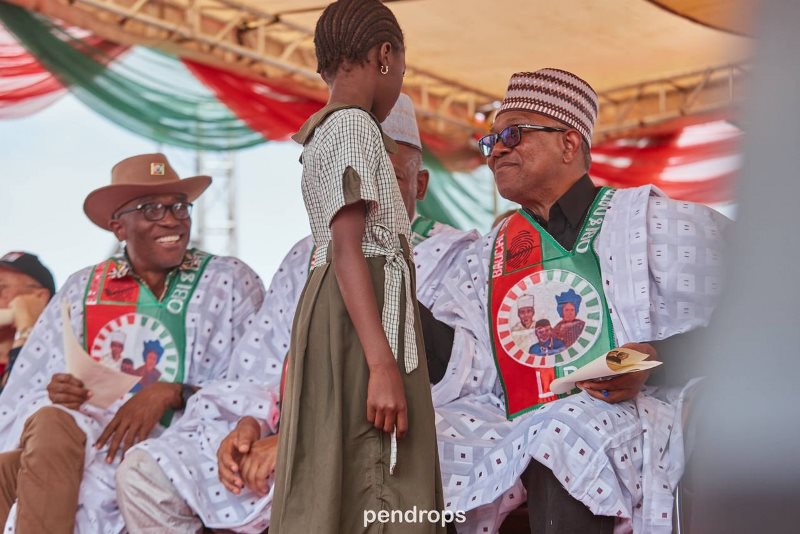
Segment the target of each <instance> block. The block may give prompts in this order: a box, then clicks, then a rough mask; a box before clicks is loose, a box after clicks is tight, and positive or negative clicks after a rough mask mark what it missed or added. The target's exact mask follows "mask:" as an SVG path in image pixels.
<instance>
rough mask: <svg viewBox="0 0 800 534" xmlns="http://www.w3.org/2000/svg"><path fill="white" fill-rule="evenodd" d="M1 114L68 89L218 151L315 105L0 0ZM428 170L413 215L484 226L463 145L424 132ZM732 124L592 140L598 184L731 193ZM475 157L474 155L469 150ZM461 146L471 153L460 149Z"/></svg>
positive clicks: (692, 196) (160, 135)
mask: <svg viewBox="0 0 800 534" xmlns="http://www.w3.org/2000/svg"><path fill="white" fill-rule="evenodd" d="M0 22H2V25H0V119H12V118H18V117H23V116H26V115H30V114H32V113H36V112H38V111H40V110H42V109H44V108H45V107H47V106H48V105H50V104H52V103H53V102H55V101H56V100H57V99H58V98H60V97H61V96H63V95H65V94H66V93H67V91H68V92H69V93H71V94H72V95H74V96H75V97H76V98H78V99H79V100H80V101H81V102H83V103H84V104H86V105H87V106H88V107H90V108H91V109H92V110H94V111H96V112H98V113H100V114H101V115H103V116H104V117H106V118H107V119H108V120H111V121H112V122H114V123H116V124H117V125H119V126H121V127H123V128H125V129H127V130H129V131H131V132H134V133H137V134H139V135H141V136H144V137H146V138H149V139H152V140H153V141H156V142H158V143H164V144H167V145H172V146H179V147H184V148H190V149H196V150H209V151H226V150H239V149H243V148H247V147H250V146H255V145H258V144H261V143H264V142H266V141H282V140H286V139H288V138H289V136H290V135H291V134H292V133H294V132H295V131H296V130H297V129H298V128H299V127H300V125H301V124H302V123H303V122H304V121H305V119H306V118H307V117H308V116H309V115H311V114H312V113H314V112H315V111H316V110H318V109H319V108H320V107H321V106H322V105H323V102H322V101H321V100H316V99H313V98H309V97H308V96H305V95H304V94H299V93H298V92H296V91H293V90H291V88H287V87H286V86H283V85H280V84H278V83H272V82H271V81H270V80H264V79H262V78H255V77H252V78H251V77H247V76H244V75H242V74H239V73H234V72H231V71H226V70H224V69H220V68H217V67H212V66H209V65H204V64H201V63H197V62H194V61H190V60H182V59H180V58H177V57H175V56H171V55H168V54H165V53H162V52H160V51H156V50H153V49H150V48H146V47H143V46H134V47H125V46H122V45H118V44H116V43H112V42H109V41H107V40H104V39H101V38H99V37H97V36H94V35H92V34H90V33H89V32H86V31H85V30H81V29H77V28H67V27H64V26H63V25H62V24H59V23H58V22H56V21H53V20H51V19H48V18H47V17H44V16H42V15H39V14H34V13H31V12H29V11H26V10H24V9H22V8H19V7H16V6H13V5H10V4H6V3H3V2H0ZM423 142H424V144H425V145H426V153H425V162H426V165H427V166H428V167H429V168H431V169H432V170H433V171H434V172H433V174H434V176H433V179H432V180H431V190H430V192H429V198H428V199H426V201H425V202H423V203H422V205H421V206H420V212H421V213H423V214H425V215H427V216H429V217H432V218H436V219H438V220H441V221H442V222H447V223H450V224H454V225H456V226H461V227H467V226H478V227H483V228H486V227H487V226H488V224H489V223H490V222H491V220H492V218H493V215H494V212H495V211H496V210H497V202H496V197H495V194H494V187H493V184H492V177H491V173H490V172H488V169H486V167H485V165H480V164H479V163H480V160H479V159H478V158H477V157H475V158H474V159H473V158H467V160H468V161H474V162H476V167H475V168H474V169H473V170H472V171H470V172H461V173H454V172H451V169H452V168H454V167H458V168H463V164H464V161H465V158H464V155H465V153H468V151H467V150H465V149H464V147H462V146H455V145H454V144H453V143H452V142H449V141H448V140H447V139H443V138H442V139H440V138H436V137H431V136H425V137H424V139H423ZM740 142H741V132H740V131H739V130H738V129H736V128H735V127H733V126H731V125H730V124H728V123H726V122H723V121H719V122H714V123H709V124H706V125H701V126H690V127H688V128H685V129H684V128H681V129H678V130H676V131H674V132H669V133H667V134H663V135H659V136H653V137H649V138H637V139H629V140H616V141H613V142H608V143H603V144H599V145H597V146H595V147H594V148H593V149H592V155H593V160H594V162H593V165H592V171H591V174H592V177H593V179H595V181H596V182H597V183H598V184H602V185H610V186H614V187H631V186H637V185H642V184H645V183H653V184H655V185H657V186H658V187H660V188H661V189H663V190H664V191H665V192H666V193H667V194H668V195H670V196H672V197H674V198H680V199H685V200H693V201H698V202H704V203H723V202H730V201H732V200H733V178H734V175H735V173H736V171H737V170H738V168H739V165H740V161H739V157H738V148H739V144H740ZM476 154H477V152H476ZM468 155H469V154H468Z"/></svg>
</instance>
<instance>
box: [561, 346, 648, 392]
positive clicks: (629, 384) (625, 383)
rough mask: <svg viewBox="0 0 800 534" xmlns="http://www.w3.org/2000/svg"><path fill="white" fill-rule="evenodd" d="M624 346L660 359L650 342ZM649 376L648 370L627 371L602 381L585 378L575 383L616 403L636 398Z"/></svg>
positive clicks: (586, 390)
mask: <svg viewBox="0 0 800 534" xmlns="http://www.w3.org/2000/svg"><path fill="white" fill-rule="evenodd" d="M623 347H624V348H629V349H633V350H636V351H639V352H643V353H645V354H647V355H648V357H647V358H646V359H648V360H658V353H657V352H656V349H655V348H654V347H653V346H652V345H650V344H649V343H627V344H625V345H623ZM649 376H650V371H649V370H646V371H638V372H635V373H627V374H624V375H620V376H617V377H615V378H611V379H609V380H603V381H602V382H594V381H589V380H584V381H582V382H576V384H575V385H576V386H577V387H579V388H581V389H582V390H584V391H585V392H586V393H588V394H589V395H591V396H592V397H594V398H595V399H599V400H601V401H605V402H608V403H609V404H616V403H618V402H623V401H627V400H631V399H633V398H635V397H636V395H638V394H639V392H640V391H641V390H642V387H643V386H644V384H645V382H647V379H648V377H649Z"/></svg>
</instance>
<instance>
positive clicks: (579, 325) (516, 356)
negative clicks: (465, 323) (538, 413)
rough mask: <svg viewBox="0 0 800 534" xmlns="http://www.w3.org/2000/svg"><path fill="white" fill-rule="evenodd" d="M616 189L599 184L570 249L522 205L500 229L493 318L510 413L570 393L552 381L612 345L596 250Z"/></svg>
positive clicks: (493, 282)
mask: <svg viewBox="0 0 800 534" xmlns="http://www.w3.org/2000/svg"><path fill="white" fill-rule="evenodd" d="M613 195H614V190H613V189H610V188H603V189H601V190H600V192H599V193H598V195H597V197H596V198H595V200H594V202H593V203H592V206H591V208H589V214H588V216H587V217H586V220H585V221H584V223H583V226H582V228H581V230H580V232H579V233H578V239H577V241H576V242H575V246H574V248H573V250H572V251H568V250H566V249H564V247H562V246H561V245H560V244H559V243H558V242H557V241H556V240H555V239H554V238H553V237H552V236H551V235H550V234H549V233H547V231H546V230H544V229H543V228H542V227H541V226H539V224H538V223H536V221H535V220H534V219H533V218H532V217H530V216H529V215H528V214H527V213H525V212H524V211H523V210H519V211H518V212H517V213H515V214H513V215H512V216H510V217H508V218H507V219H506V220H505V221H504V222H503V224H502V226H501V227H500V230H499V231H498V233H497V237H496V238H495V242H494V248H493V253H492V264H491V266H492V273H491V280H490V286H489V302H490V304H491V306H490V310H489V324H490V325H491V334H492V339H493V344H492V345H493V350H494V357H495V364H496V366H497V370H498V374H499V375H500V380H501V383H502V385H503V390H504V391H505V397H506V415H507V417H508V418H509V419H513V418H515V417H517V416H519V415H521V414H523V413H526V412H528V411H531V410H534V409H536V408H538V407H539V406H541V405H543V404H545V403H548V402H552V401H554V400H557V399H558V398H560V397H565V396H566V395H568V394H564V395H560V396H559V395H556V394H555V393H553V392H551V391H550V383H551V382H552V381H553V380H555V379H556V378H559V377H562V376H566V375H568V374H569V373H571V372H574V371H575V370H577V369H579V368H580V367H583V366H584V365H586V364H587V363H589V362H591V361H592V360H594V359H595V358H598V357H600V356H603V355H604V354H605V353H606V352H608V351H609V350H610V349H611V348H613V346H614V331H613V326H612V324H611V319H610V316H609V309H608V304H607V303H606V299H605V294H604V293H603V284H602V276H601V274H600V264H599V261H598V259H597V256H596V254H595V251H594V241H595V239H596V238H597V236H598V235H599V233H600V228H601V226H602V224H603V220H604V218H605V214H606V211H607V210H608V206H609V204H610V202H611V198H612V196H613ZM573 391H575V390H573Z"/></svg>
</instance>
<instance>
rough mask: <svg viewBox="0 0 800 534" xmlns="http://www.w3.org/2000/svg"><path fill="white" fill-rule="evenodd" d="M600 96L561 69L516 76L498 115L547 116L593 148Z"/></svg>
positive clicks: (542, 70) (517, 74) (511, 82)
mask: <svg viewBox="0 0 800 534" xmlns="http://www.w3.org/2000/svg"><path fill="white" fill-rule="evenodd" d="M598 105H599V104H598V102H597V93H595V91H594V89H592V86H590V85H589V84H588V83H586V82H585V81H583V80H582V79H580V78H578V77H577V76H575V75H574V74H572V73H570V72H567V71H564V70H559V69H541V70H537V71H536V72H517V73H516V74H514V75H513V76H511V81H509V82H508V90H507V91H506V96H505V98H503V103H502V104H501V105H500V110H499V111H498V112H497V115H500V114H501V113H505V112H507V111H528V112H531V113H540V114H542V115H547V116H548V117H551V118H553V119H555V120H557V121H559V122H562V123H564V124H566V125H568V126H570V127H572V128H575V129H576V130H578V131H579V132H580V133H581V135H583V138H584V139H586V142H587V143H588V144H589V146H592V130H593V129H594V122H595V121H596V120H597V110H598Z"/></svg>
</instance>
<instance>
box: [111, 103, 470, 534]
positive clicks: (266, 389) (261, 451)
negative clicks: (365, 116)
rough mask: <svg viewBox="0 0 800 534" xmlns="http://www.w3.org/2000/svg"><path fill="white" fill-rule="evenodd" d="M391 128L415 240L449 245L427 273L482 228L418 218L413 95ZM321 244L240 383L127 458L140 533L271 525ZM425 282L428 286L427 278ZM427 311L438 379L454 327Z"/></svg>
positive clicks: (207, 393)
mask: <svg viewBox="0 0 800 534" xmlns="http://www.w3.org/2000/svg"><path fill="white" fill-rule="evenodd" d="M382 128H383V131H384V134H385V135H387V136H389V137H391V138H392V139H394V140H395V141H396V142H397V144H398V150H397V152H396V153H395V154H391V155H390V158H391V161H392V164H393V167H394V170H395V174H396V175H397V182H398V186H399V188H400V192H401V195H402V197H403V201H404V203H405V206H406V209H407V210H408V214H409V218H410V219H411V220H412V221H413V226H412V229H413V230H414V236H413V239H414V241H415V242H416V243H417V244H419V243H422V242H423V241H425V240H426V239H427V238H428V237H430V236H432V235H435V236H437V239H438V240H439V241H440V245H439V247H438V248H439V249H440V253H441V252H442V249H443V248H447V251H446V252H445V253H443V254H441V260H440V261H435V262H430V265H429V266H428V268H427V269H426V270H425V271H424V273H422V272H420V277H419V278H418V280H419V279H432V278H433V277H435V276H441V275H442V273H444V272H445V271H446V268H447V265H446V262H447V261H450V259H451V258H453V257H455V255H456V253H457V250H458V248H459V247H458V245H457V244H458V243H468V242H471V240H474V239H477V237H478V236H477V234H476V233H474V232H471V233H466V232H461V231H458V230H456V229H454V228H451V227H449V226H447V225H444V224H440V223H436V222H433V221H430V220H429V219H425V218H423V217H419V216H417V217H415V212H416V209H415V204H416V201H417V200H418V199H422V198H423V197H424V196H425V190H426V189H427V185H428V173H427V171H425V170H424V169H422V144H421V142H420V137H419V130H418V129H417V123H416V119H415V116H414V107H413V104H412V102H411V99H410V98H409V97H408V96H407V95H403V94H401V95H400V98H399V99H398V101H397V104H395V107H394V108H393V109H392V112H391V113H390V115H389V116H388V117H387V119H386V120H385V121H384V123H383V124H382ZM312 253H313V242H312V240H311V237H310V236H309V237H307V238H305V239H303V240H301V241H300V242H299V243H297V244H296V245H295V246H294V247H292V249H291V250H290V251H289V254H287V256H286V258H285V259H284V260H283V263H282V264H281V265H280V267H279V269H278V272H277V273H276V274H275V276H274V278H273V279H272V283H271V284H270V286H269V290H268V292H267V298H266V300H265V301H264V305H263V306H262V308H261V310H260V312H259V314H258V316H257V317H256V318H255V320H254V325H253V328H251V329H250V330H249V331H248V333H247V335H246V336H245V337H244V338H243V339H242V342H241V343H240V345H239V347H237V349H236V353H237V359H236V361H235V362H234V364H233V365H232V367H231V369H229V371H228V378H229V380H230V382H227V383H218V384H215V385H214V386H211V387H206V388H204V389H203V390H202V391H200V392H198V394H197V395H196V396H195V398H194V399H193V400H192V402H191V403H190V405H189V407H188V413H187V415H186V417H184V418H183V419H182V420H181V421H180V422H179V423H178V424H177V425H174V426H173V427H171V428H170V429H169V430H168V431H167V432H165V433H164V435H162V436H161V437H159V438H156V439H152V440H148V441H145V442H144V443H142V444H141V445H139V446H138V447H137V448H136V449H134V450H133V451H131V452H130V453H129V454H128V456H127V457H126V458H125V461H124V462H123V464H122V466H121V467H120V469H119V471H118V476H117V492H118V496H119V501H120V508H121V510H122V513H123V515H124V516H125V522H126V524H127V525H128V528H129V529H130V530H131V531H132V532H165V531H176V532H196V531H198V530H200V529H202V527H203V526H206V527H208V528H215V529H227V530H233V531H236V532H261V531H263V530H264V529H265V528H266V527H267V526H268V525H269V519H270V507H271V504H272V480H271V475H272V472H273V470H274V467H275V460H276V452H277V445H278V434H277V432H278V419H279V398H280V389H281V387H280V386H281V374H282V373H281V370H282V368H283V366H284V364H285V357H286V354H287V352H288V348H289V339H290V336H291V328H292V319H293V316H294V310H295V307H296V306H297V302H298V300H299V298H300V293H301V291H302V289H303V287H304V285H305V283H306V278H307V275H308V267H309V264H310V263H311V260H312ZM426 263H427V262H426ZM417 287H418V289H420V290H422V289H424V285H423V283H422V282H421V283H418V285H417ZM420 315H421V317H422V323H423V331H424V335H425V349H426V354H427V357H428V369H429V373H430V378H431V382H437V381H438V380H440V379H441V377H442V375H443V374H444V371H445V369H446V367H447V362H448V360H449V357H450V352H451V348H452V340H453V330H452V329H451V328H449V327H448V326H447V325H445V324H443V323H440V322H438V321H436V320H435V319H434V318H433V316H432V315H431V313H430V311H428V310H427V309H424V308H422V307H421V310H420ZM244 399H249V402H245V401H244Z"/></svg>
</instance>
